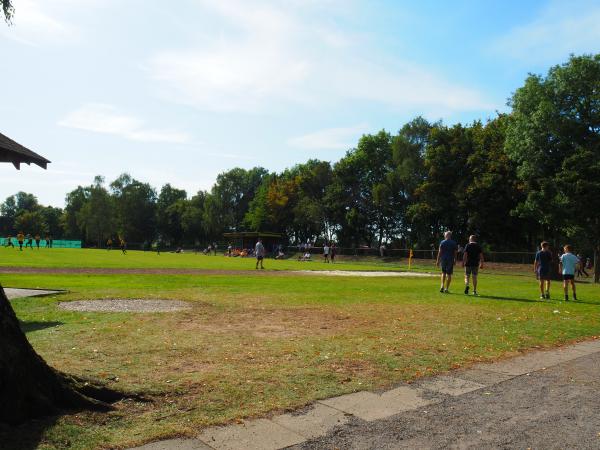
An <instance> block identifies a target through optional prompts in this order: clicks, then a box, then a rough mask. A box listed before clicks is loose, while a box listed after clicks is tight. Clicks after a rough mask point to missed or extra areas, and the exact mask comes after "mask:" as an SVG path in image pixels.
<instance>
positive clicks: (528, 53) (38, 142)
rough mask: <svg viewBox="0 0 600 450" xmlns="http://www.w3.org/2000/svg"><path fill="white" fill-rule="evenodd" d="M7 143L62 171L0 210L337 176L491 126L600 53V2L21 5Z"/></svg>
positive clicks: (1, 50)
mask: <svg viewBox="0 0 600 450" xmlns="http://www.w3.org/2000/svg"><path fill="white" fill-rule="evenodd" d="M13 3H14V6H15V10H16V11H15V17H14V20H13V24H12V26H6V25H5V24H3V23H0V89H1V90H2V93H1V96H0V133H3V134H5V135H7V136H9V137H11V138H12V139H14V140H16V141H17V142H19V143H21V144H23V145H25V146H26V147H28V148H30V149H31V150H33V151H35V152H38V153H40V154H41V155H43V156H45V157H46V158H48V159H50V160H51V161H52V163H51V164H50V165H49V166H48V170H46V171H44V170H42V169H41V168H39V167H37V166H33V165H32V166H26V165H24V166H22V169H21V170H20V171H16V170H14V167H12V166H10V165H8V164H3V165H1V166H0V180H1V181H0V201H1V200H2V199H4V198H6V197H8V196H9V195H12V194H14V193H16V192H17V191H21V190H23V191H26V192H31V193H33V194H35V195H36V196H37V197H38V199H39V201H40V202H41V203H43V204H48V205H53V206H59V207H62V206H64V198H65V194H66V193H67V192H69V191H71V190H73V189H75V188H76V187H77V186H78V185H89V184H91V183H92V181H93V178H94V176H96V175H102V176H104V177H105V178H106V180H107V181H108V182H110V181H112V180H114V179H115V178H116V177H117V176H118V175H119V174H121V173H123V172H127V173H129V174H131V175H132V176H133V177H134V178H136V179H139V180H141V181H144V182H149V183H150V184H152V185H153V186H155V187H156V188H157V189H160V187H161V186H162V185H163V184H165V183H171V184H172V185H173V186H175V187H178V188H182V189H186V191H187V192H188V195H189V196H191V195H193V194H195V193H196V192H197V191H198V190H208V189H210V187H211V186H212V185H213V183H214V182H215V179H216V177H217V175H218V174H219V173H221V172H223V171H225V170H228V169H231V168H233V167H244V168H251V167H255V166H262V167H265V168H266V169H268V170H270V171H281V170H283V169H284V168H286V167H290V166H293V165H294V164H297V163H302V162H305V161H306V160H308V159H311V158H315V159H321V160H326V161H331V162H335V161H336V160H338V159H339V158H340V157H342V156H343V155H344V154H345V152H346V151H347V150H348V149H350V148H352V147H354V146H355V145H356V143H357V141H358V139H359V138H360V136H361V135H362V134H365V133H374V132H377V131H379V130H381V129H386V130H387V131H390V132H392V133H395V132H397V131H398V130H399V129H400V128H401V127H402V125H403V124H405V123H406V122H408V121H410V120H411V119H412V118H414V117H415V116H418V115H422V116H423V117H425V118H427V119H429V120H432V121H435V120H439V119H441V120H443V122H444V123H446V124H453V123H456V122H463V123H465V122H467V123H468V122H472V121H473V120H483V121H485V120H487V119H489V118H493V117H494V116H495V114H496V113H497V112H498V111H500V112H501V111H506V110H507V106H506V102H507V99H508V98H509V97H510V95H511V93H512V92H514V91H515V90H516V89H517V88H518V87H519V86H521V85H522V84H523V81H524V80H525V78H526V76H527V75H528V73H536V74H545V73H546V72H547V70H548V68H550V67H551V66H553V65H555V64H560V63H563V62H565V61H566V60H567V59H568V57H569V54H571V53H574V54H582V53H599V52H600V26H598V24H599V23H600V2H599V1H597V0H596V1H586V0H573V1H566V0H565V1H556V0H545V1H542V0H528V1H526V2H524V1H513V0H505V1H503V2H499V1H496V0H454V1H452V2H446V1H441V0H440V1H432V0H421V1H419V2H414V1H408V0H406V1H403V0H396V1H383V0H369V1H367V0H364V1H358V0H343V1H342V0H280V1H274V0H273V1H266V0H264V1H262V0H219V1H214V0H177V1H171V2H165V1H159V0H13Z"/></svg>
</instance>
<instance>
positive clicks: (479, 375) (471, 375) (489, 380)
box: [456, 369, 514, 386]
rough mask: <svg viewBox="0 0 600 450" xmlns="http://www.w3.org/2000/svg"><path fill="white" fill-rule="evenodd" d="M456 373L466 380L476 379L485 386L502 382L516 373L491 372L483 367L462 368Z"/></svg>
mask: <svg viewBox="0 0 600 450" xmlns="http://www.w3.org/2000/svg"><path fill="white" fill-rule="evenodd" d="M456 375H457V376H459V377H460V378H462V379H464V380H469V381H474V382H475V383H479V384H482V385H484V386H492V385H494V384H498V383H502V382H503V381H507V380H510V379H512V378H514V375H508V374H505V373H499V372H490V371H489V370H482V369H467V370H461V371H460V372H457V374H456Z"/></svg>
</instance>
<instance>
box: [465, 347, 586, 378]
mask: <svg viewBox="0 0 600 450" xmlns="http://www.w3.org/2000/svg"><path fill="white" fill-rule="evenodd" d="M581 356H583V353H582V352H577V351H569V350H567V349H564V350H550V351H540V352H531V353H528V354H527V355H523V356H517V357H516V358H511V359H509V360H505V361H499V362H496V363H488V364H478V365H476V366H474V368H475V369H483V370H488V371H491V372H500V373H505V374H508V375H515V376H516V375H525V374H527V373H531V372H535V371H537V370H542V369H546V368H548V367H552V366H555V365H557V364H560V363H563V362H567V361H571V360H573V359H576V358H579V357H581Z"/></svg>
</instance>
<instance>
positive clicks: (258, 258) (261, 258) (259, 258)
mask: <svg viewBox="0 0 600 450" xmlns="http://www.w3.org/2000/svg"><path fill="white" fill-rule="evenodd" d="M263 258H264V256H257V257H256V260H257V261H262V260H263Z"/></svg>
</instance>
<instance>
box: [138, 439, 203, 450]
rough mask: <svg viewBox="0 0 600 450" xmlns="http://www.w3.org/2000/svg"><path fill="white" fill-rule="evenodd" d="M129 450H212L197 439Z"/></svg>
mask: <svg viewBox="0 0 600 450" xmlns="http://www.w3.org/2000/svg"><path fill="white" fill-rule="evenodd" d="M130 450H212V448H211V447H209V446H208V445H206V444H205V443H204V442H202V441H199V440H197V439H168V440H166V441H159V442H151V443H150V444H146V445H142V446H140V447H135V448H131V449H130Z"/></svg>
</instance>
